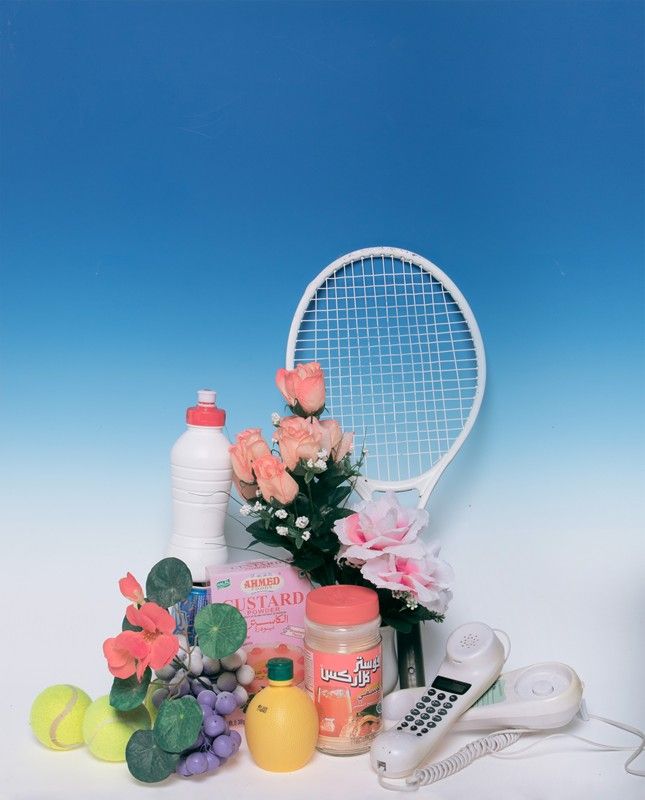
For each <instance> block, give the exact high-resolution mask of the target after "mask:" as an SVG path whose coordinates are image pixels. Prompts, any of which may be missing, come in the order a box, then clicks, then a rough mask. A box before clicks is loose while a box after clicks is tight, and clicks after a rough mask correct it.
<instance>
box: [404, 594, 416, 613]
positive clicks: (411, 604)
mask: <svg viewBox="0 0 645 800" xmlns="http://www.w3.org/2000/svg"><path fill="white" fill-rule="evenodd" d="M405 604H406V606H407V607H408V608H410V609H412V610H413V611H414V609H415V608H416V607H417V606H418V605H419V603H418V602H417V599H416V597H413V595H411V594H409V595H408V596H407V597H406V598H405Z"/></svg>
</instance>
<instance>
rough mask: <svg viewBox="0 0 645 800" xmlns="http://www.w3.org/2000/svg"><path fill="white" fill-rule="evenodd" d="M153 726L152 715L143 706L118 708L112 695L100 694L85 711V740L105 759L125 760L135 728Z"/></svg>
mask: <svg viewBox="0 0 645 800" xmlns="http://www.w3.org/2000/svg"><path fill="white" fill-rule="evenodd" d="M148 728H150V714H148V712H147V711H146V709H145V708H144V707H143V706H138V707H137V708H134V709H133V710H132V711H117V709H116V708H112V706H111V705H110V698H109V696H108V695H105V696H104V697H99V699H98V700H95V701H94V702H93V703H92V705H91V706H90V707H89V708H88V709H87V711H86V712H85V719H84V720H83V739H84V740H85V744H86V745H87V746H88V747H89V749H90V753H92V755H93V756H96V758H100V759H101V760H102V761H125V746H126V745H127V743H128V740H129V738H130V737H131V736H132V734H133V733H134V732H135V731H138V730H148Z"/></svg>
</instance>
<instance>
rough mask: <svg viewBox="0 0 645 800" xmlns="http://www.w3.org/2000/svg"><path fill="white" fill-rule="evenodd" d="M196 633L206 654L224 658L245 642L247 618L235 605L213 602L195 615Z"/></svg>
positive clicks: (211, 656) (210, 656)
mask: <svg viewBox="0 0 645 800" xmlns="http://www.w3.org/2000/svg"><path fill="white" fill-rule="evenodd" d="M195 634H196V636H197V640H198V641H199V647H200V648H201V651H202V653H203V654H204V655H206V656H208V657H209V658H224V656H230V655H231V653H234V652H235V651H236V650H237V649H238V648H239V647H241V646H242V645H243V644H244V640H245V639H246V620H245V619H244V617H243V616H242V615H241V614H240V612H239V611H238V610H237V608H235V607H234V606H229V605H228V604H227V603H212V604H211V605H208V606H204V608H202V609H201V611H199V612H198V613H197V615H196V616H195Z"/></svg>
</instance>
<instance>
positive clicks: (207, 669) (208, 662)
mask: <svg viewBox="0 0 645 800" xmlns="http://www.w3.org/2000/svg"><path fill="white" fill-rule="evenodd" d="M202 664H203V666H204V674H205V675H210V676H214V675H217V673H218V672H219V671H220V662H219V658H209V656H203V657H202Z"/></svg>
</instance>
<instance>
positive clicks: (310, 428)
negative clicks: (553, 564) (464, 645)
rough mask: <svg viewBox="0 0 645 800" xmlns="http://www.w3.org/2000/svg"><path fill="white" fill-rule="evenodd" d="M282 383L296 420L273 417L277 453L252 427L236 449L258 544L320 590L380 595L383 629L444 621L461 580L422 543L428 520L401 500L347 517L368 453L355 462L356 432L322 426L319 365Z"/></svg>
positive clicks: (281, 373) (237, 478) (246, 511)
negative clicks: (351, 588) (283, 556)
mask: <svg viewBox="0 0 645 800" xmlns="http://www.w3.org/2000/svg"><path fill="white" fill-rule="evenodd" d="M276 384H277V386H278V389H279V390H280V392H281V394H282V396H283V397H284V399H285V400H286V403H287V405H288V407H289V409H290V411H291V414H290V415H288V416H280V415H279V414H278V413H274V414H273V416H272V422H273V425H274V428H275V431H274V435H273V443H272V444H273V448H272V447H271V446H269V444H268V443H267V442H266V441H265V440H264V439H263V437H262V433H261V431H260V429H259V428H249V429H247V430H245V431H243V432H242V433H240V434H238V435H237V437H236V442H235V444H234V445H233V446H232V447H231V449H230V452H231V460H232V463H233V478H234V482H235V485H236V487H237V490H238V492H239V494H240V495H241V496H242V498H243V499H244V500H246V501H247V502H246V503H245V504H244V505H242V507H241V509H240V513H241V514H242V515H243V516H247V517H250V518H252V519H253V522H251V524H249V525H248V526H247V528H246V530H247V531H248V533H249V534H251V536H252V537H253V541H252V543H251V544H252V545H253V544H255V543H257V542H259V543H262V544H265V545H270V546H271V547H282V548H284V549H286V550H288V551H289V553H291V563H292V564H293V565H294V566H295V567H298V568H300V569H302V570H303V571H304V572H306V573H307V574H308V575H309V577H310V578H311V580H312V581H313V582H314V583H317V584H319V585H329V584H335V583H342V584H355V585H359V586H366V587H368V588H371V589H375V590H376V592H377V593H378V596H379V604H380V612H381V618H382V621H383V624H384V625H390V626H392V627H393V628H395V629H397V630H399V631H402V632H404V633H407V632H409V631H410V630H412V628H413V626H414V625H417V624H418V623H419V622H421V621H424V620H435V621H439V622H440V621H442V620H443V618H444V614H445V611H446V608H447V605H448V602H449V601H450V598H451V597H452V595H451V592H450V586H451V584H452V581H453V572H452V569H451V567H450V566H449V565H448V564H447V563H446V562H445V561H443V560H441V559H440V558H439V545H438V544H437V543H436V542H433V543H428V544H426V543H424V542H423V541H421V539H420V538H419V534H420V533H421V532H422V531H423V530H424V528H425V527H426V525H427V523H428V514H427V512H426V511H424V510H421V509H412V508H406V507H403V506H402V505H400V504H399V503H398V501H397V499H396V496H395V494H394V493H393V492H388V493H386V494H385V495H383V496H382V497H379V498H377V499H375V500H372V501H369V502H363V503H361V504H359V505H358V506H356V508H354V509H351V508H347V506H346V504H347V501H348V499H349V497H350V495H351V493H352V489H353V481H354V480H355V478H356V477H357V476H358V475H359V474H360V469H361V465H362V463H363V460H364V458H365V452H364V451H362V452H361V453H360V456H359V458H358V460H356V461H352V450H353V438H354V435H353V433H351V432H343V431H342V429H341V427H340V425H339V424H338V422H337V421H336V420H334V419H322V418H321V416H322V414H323V412H324V410H325V397H326V395H325V379H324V374H323V370H322V369H321V367H320V365H319V364H318V363H316V362H312V363H309V364H300V365H298V366H297V367H296V368H295V369H293V370H286V369H279V370H278V371H277V373H276ZM251 501H252V502H251Z"/></svg>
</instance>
